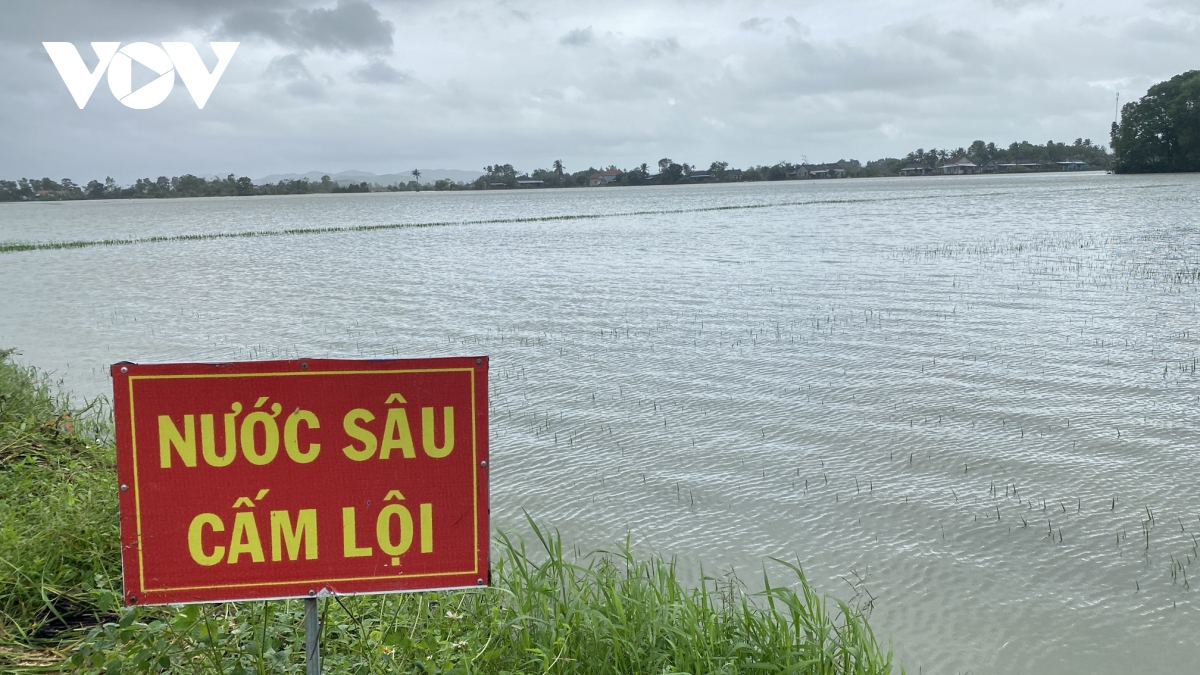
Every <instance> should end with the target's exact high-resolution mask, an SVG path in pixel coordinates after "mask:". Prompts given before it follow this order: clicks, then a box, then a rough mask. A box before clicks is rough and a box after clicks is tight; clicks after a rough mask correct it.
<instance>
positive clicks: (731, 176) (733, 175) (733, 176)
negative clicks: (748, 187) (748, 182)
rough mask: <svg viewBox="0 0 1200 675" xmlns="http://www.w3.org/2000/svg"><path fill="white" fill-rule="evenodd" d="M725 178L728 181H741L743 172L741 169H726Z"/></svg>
mask: <svg viewBox="0 0 1200 675" xmlns="http://www.w3.org/2000/svg"><path fill="white" fill-rule="evenodd" d="M725 178H726V179H728V180H741V179H742V170H741V169H725Z"/></svg>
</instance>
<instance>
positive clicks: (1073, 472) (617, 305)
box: [0, 174, 1200, 673]
mask: <svg viewBox="0 0 1200 675" xmlns="http://www.w3.org/2000/svg"><path fill="white" fill-rule="evenodd" d="M1198 187H1200V180H1198V179H1197V178H1196V177H1194V176H1168V177H1140V178H1129V177H1118V176H1104V175H1098V174H1091V175H1080V176H1059V175H1042V176H1032V177H998V178H965V179H964V178H945V179H901V180H873V181H867V180H862V181H830V182H804V183H797V182H789V183H781V184H769V185H762V184H756V185H730V186H692V187H680V188H648V189H597V190H569V191H568V190H556V191H541V192H521V193H516V192H508V193H471V194H462V193H458V194H443V193H422V194H419V195H417V194H411V193H393V194H372V195H345V196H343V195H312V196H300V197H282V198H244V199H207V200H174V201H165V200H164V201H153V202H150V201H148V202H107V203H95V202H89V203H71V204H19V205H5V206H0V241H15V240H21V241H55V240H67V239H95V238H105V237H114V236H115V237H128V236H157V235H171V234H181V233H203V232H232V231H245V230H259V229H287V228H294V227H312V226H326V225H328V226H356V225H363V224H375V223H400V222H430V221H443V220H455V221H459V220H480V219H491V218H508V217H513V218H515V217H537V216H552V215H563V214H585V213H586V214H596V213H618V212H630V211H653V210H664V209H682V208H689V209H699V208H708V207H713V206H729V205H745V204H760V203H780V202H787V201H802V200H804V201H825V202H832V201H834V200H838V199H842V200H852V201H846V202H844V203H819V204H804V205H791V206H778V207H773V208H763V209H750V210H728V211H708V212H695V213H677V214H651V215H642V216H621V217H613V218H606V219H597V220H579V221H554V222H535V223H505V224H482V225H464V226H451V227H444V228H430V229H414V230H389V231H376V232H357V233H340V234H326V235H304V236H288V237H270V238H251V239H235V240H222V241H203V240H202V241H186V242H167V243H159V244H142V245H134V246H122V247H104V248H89V249H81V250H68V251H38V252H29V253H15V254H4V255H0V345H12V346H17V347H19V348H20V349H21V350H22V352H23V353H24V359H25V361H26V362H29V363H33V364H36V365H39V366H42V367H44V368H49V369H53V370H54V371H56V372H57V373H58V374H60V375H61V376H62V377H64V378H65V380H66V382H67V384H68V386H69V387H71V389H72V390H73V391H75V392H76V393H77V394H78V395H81V396H88V395H93V394H96V393H100V392H104V391H106V390H107V387H108V382H107V380H106V379H105V378H106V376H105V374H104V373H105V366H106V364H108V363H111V362H114V361H118V360H124V359H128V360H134V361H143V362H151V361H168V360H171V361H178V360H204V361H215V360H231V359H247V358H281V357H294V356H299V355H303V356H312V357H318V356H328V357H358V356H393V355H395V356H433V355H442V354H476V353H486V354H490V355H491V357H492V367H493V370H492V382H491V386H492V392H493V396H492V402H491V406H492V408H491V417H492V436H493V464H494V471H493V473H492V480H493V482H494V483H493V518H494V522H495V524H496V525H497V526H498V527H505V528H516V529H519V528H520V523H521V521H522V515H521V514H522V511H523V510H524V511H528V512H529V513H530V514H531V515H533V516H534V517H535V518H538V519H542V520H545V521H546V522H548V523H551V524H553V525H555V526H557V527H559V528H560V529H562V530H563V531H564V533H565V534H566V535H567V536H568V539H571V540H574V541H576V542H578V543H579V545H580V547H581V548H588V547H594V546H602V545H605V544H608V543H610V542H612V541H613V540H616V539H620V538H622V537H623V536H624V535H625V533H626V532H630V533H632V536H633V538H634V540H635V542H638V544H639V545H640V546H642V547H645V548H652V549H655V550H658V551H661V552H664V553H669V554H676V555H678V556H679V557H680V559H681V561H682V562H683V564H684V565H685V566H687V567H688V568H689V569H690V570H691V571H692V572H693V573H698V572H699V568H700V566H701V565H703V567H704V569H705V571H706V572H714V573H715V572H718V571H719V570H722V569H727V568H729V567H733V568H736V569H737V570H738V571H739V572H741V573H743V574H744V575H745V576H748V577H750V576H754V575H756V574H757V573H758V571H759V570H760V567H761V565H762V562H763V561H764V560H765V559H766V558H767V557H771V556H774V557H782V558H787V559H799V560H800V561H801V562H803V563H804V565H805V568H806V570H807V571H808V572H809V574H810V576H811V577H812V578H813V579H814V581H816V582H817V583H818V584H819V585H820V586H821V587H823V588H824V589H825V590H827V591H829V592H833V593H837V594H839V595H841V596H842V597H849V596H851V595H853V594H854V592H855V589H853V588H851V587H850V586H849V585H847V583H848V582H847V581H845V580H843V578H844V579H848V580H849V581H851V582H856V583H857V581H856V579H857V577H863V578H865V582H864V584H865V588H866V589H867V590H868V591H869V592H870V594H871V595H873V596H874V597H875V598H876V602H875V611H874V615H873V623H874V624H875V626H876V629H877V631H879V633H880V634H882V635H884V636H891V637H892V639H893V640H894V643H895V648H896V652H897V656H898V657H899V660H900V662H901V663H903V664H905V666H906V667H907V668H908V670H909V672H919V671H922V672H927V673H929V672H933V673H957V672H965V671H968V670H969V671H971V672H973V673H1010V672H1032V673H1085V672H1086V673H1094V672H1105V673H1118V672H1128V671H1130V670H1133V669H1135V668H1136V669H1141V670H1145V671H1150V672H1155V671H1167V670H1176V671H1180V670H1187V669H1189V667H1190V666H1192V664H1194V663H1195V662H1196V659H1197V657H1200V647H1198V646H1196V644H1195V640H1194V635H1195V632H1196V629H1197V627H1200V604H1198V603H1197V602H1196V601H1195V600H1194V597H1193V594H1192V591H1191V589H1190V585H1191V582H1190V580H1191V579H1196V578H1197V577H1198V576H1200V575H1198V573H1200V567H1197V566H1194V563H1195V561H1196V559H1197V552H1198V549H1200V544H1198V543H1197V539H1195V538H1194V537H1193V534H1194V533H1195V534H1196V535H1197V536H1200V494H1198V491H1197V489H1196V487H1195V486H1196V485H1197V484H1200V462H1197V461H1196V460H1197V453H1198V451H1197V447H1200V428H1198V427H1197V424H1196V422H1195V416H1194V414H1193V413H1194V411H1195V410H1196V408H1197V406H1198V405H1200V380H1198V379H1197V378H1198V377H1200V375H1197V373H1196V363H1197V361H1196V359H1197V358H1198V357H1200V354H1198V353H1197V346H1198V344H1200V335H1198V334H1197V333H1196V331H1197V329H1198V328H1200V327H1197V326H1195V323H1196V321H1195V318H1196V316H1197V301H1198V299H1200V298H1198V297H1197V296H1198V295H1200V293H1198V287H1197V283H1198V282H1200V260H1198V257H1200V256H1198V253H1200V240H1198V236H1200V235H1198V234H1197V230H1196V217H1195V215H1194V214H1196V213H1197V212H1198V211H1197V206H1198V204H1197V201H1198V200H1197V194H1198V192H1197V188H1198ZM768 564H769V563H768ZM856 575H857V577H856ZM862 587H863V585H860V586H859V588H862Z"/></svg>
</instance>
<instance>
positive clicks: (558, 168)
mask: <svg viewBox="0 0 1200 675" xmlns="http://www.w3.org/2000/svg"><path fill="white" fill-rule="evenodd" d="M563 171H565V169H564V168H563V163H562V160H561V159H556V160H554V173H556V174H558V177H559V178H562V175H563Z"/></svg>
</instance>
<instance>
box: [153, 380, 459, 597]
mask: <svg viewBox="0 0 1200 675" xmlns="http://www.w3.org/2000/svg"><path fill="white" fill-rule="evenodd" d="M412 373H470V374H471V499H472V513H471V518H472V522H473V523H474V528H473V529H474V537H475V553H474V555H473V556H472V560H473V561H474V567H473V568H472V569H470V570H462V571H457V572H429V573H425V574H387V575H383V576H368V577H345V578H340V579H324V580H320V579H316V580H300V581H268V582H255V583H241V584H217V585H211V586H162V587H158V588H148V587H147V586H146V563H145V560H144V559H143V557H142V553H143V547H142V503H141V486H140V484H139V483H138V458H139V456H138V451H137V422H136V420H135V419H134V408H133V405H134V399H133V381H134V380H196V379H205V380H207V379H222V378H224V379H233V378H242V377H293V376H304V375H404V374H412ZM477 412H478V411H477V410H476V409H475V368H411V369H406V370H325V371H300V372H283V373H215V374H211V375H204V374H194V375H130V376H129V436H130V447H131V449H132V452H133V505H134V506H133V508H134V515H135V520H136V522H137V551H138V583H139V585H140V587H141V589H142V591H144V592H152V593H167V592H171V591H190V590H207V589H215V588H244V587H256V586H284V585H288V584H325V583H338V582H343V581H373V580H388V579H415V578H420V577H448V576H456V575H464V574H476V575H477V574H479V444H478V435H477V434H478V432H477V428H476V427H477V424H476V416H477Z"/></svg>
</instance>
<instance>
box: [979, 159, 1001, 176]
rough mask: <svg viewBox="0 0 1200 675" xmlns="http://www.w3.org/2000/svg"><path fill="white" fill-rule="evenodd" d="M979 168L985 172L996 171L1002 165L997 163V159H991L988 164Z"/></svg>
mask: <svg viewBox="0 0 1200 675" xmlns="http://www.w3.org/2000/svg"><path fill="white" fill-rule="evenodd" d="M979 170H980V171H982V172H983V173H996V172H997V171H999V170H1000V165H999V164H997V163H996V160H994V159H989V160H988V163H987V164H984V165H983V166H981V167H979Z"/></svg>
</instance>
